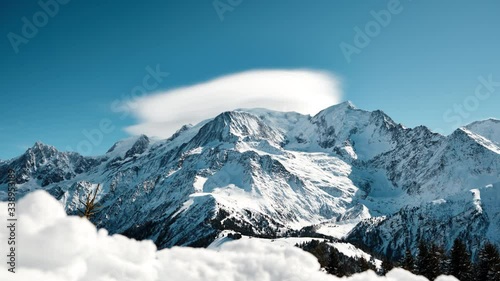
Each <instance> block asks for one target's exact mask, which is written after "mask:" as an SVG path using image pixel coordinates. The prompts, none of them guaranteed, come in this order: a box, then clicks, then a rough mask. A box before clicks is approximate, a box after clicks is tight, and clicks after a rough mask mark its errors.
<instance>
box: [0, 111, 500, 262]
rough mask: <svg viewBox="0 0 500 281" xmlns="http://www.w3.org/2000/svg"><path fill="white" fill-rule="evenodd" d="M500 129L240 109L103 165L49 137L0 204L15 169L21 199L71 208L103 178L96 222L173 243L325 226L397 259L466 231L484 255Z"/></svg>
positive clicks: (27, 158) (143, 143) (494, 233)
mask: <svg viewBox="0 0 500 281" xmlns="http://www.w3.org/2000/svg"><path fill="white" fill-rule="evenodd" d="M499 134H500V127H499V125H498V122H497V120H493V119H491V120H487V121H480V122H475V123H472V124H471V125H469V126H466V127H464V128H460V129H457V130H456V131H455V132H453V133H452V134H450V135H449V136H442V135H439V134H436V133H433V132H431V131H430V130H429V129H427V128H426V127H423V126H420V127H416V128H405V127H404V126H402V125H400V124H397V123H396V122H394V121H393V120H392V119H391V118H390V117H389V116H387V115H386V114H385V113H383V112H382V111H372V112H370V111H365V110H361V109H357V108H355V107H354V105H352V103H350V102H345V103H342V104H338V105H334V106H332V107H329V108H327V109H325V110H323V111H321V112H320V113H318V114H317V115H315V116H309V115H302V114H298V113H294V112H276V111H270V110H266V109H240V110H235V111H231V112H224V113H221V114H220V115H218V116H216V117H215V118H213V119H210V120H206V121H203V122H201V123H200V124H197V125H195V126H184V127H182V128H181V129H180V130H179V131H178V132H177V133H175V134H174V135H173V136H172V137H170V138H169V139H166V140H161V141H153V140H151V139H149V138H148V137H146V136H140V137H133V138H130V139H127V140H123V141H120V142H118V143H116V144H115V145H113V147H112V148H110V150H109V151H108V152H107V153H106V154H105V155H102V156H99V157H83V156H81V155H78V154H77V153H73V152H59V151H57V150H56V149H55V148H54V147H51V146H48V145H44V144H41V143H36V144H35V145H34V146H33V147H32V148H30V149H28V150H27V151H26V153H24V154H23V155H21V156H19V157H17V158H14V159H11V160H7V161H3V162H0V199H2V200H5V199H6V193H5V191H6V187H7V178H6V175H7V171H8V169H14V170H15V171H16V173H17V179H16V181H17V183H18V187H19V192H20V194H21V195H22V194H26V193H27V192H30V191H32V190H35V189H44V190H47V191H48V192H49V193H50V194H52V195H53V196H54V197H55V198H57V199H58V200H59V201H60V202H61V203H62V204H64V206H65V207H66V210H67V212H68V213H70V214H75V213H76V212H77V210H78V209H79V208H81V207H82V206H81V203H80V199H82V198H83V197H84V196H86V194H87V193H88V192H89V191H91V190H94V189H95V188H96V186H97V184H101V185H102V189H100V192H99V194H98V197H97V200H98V201H99V204H100V205H101V209H100V212H98V213H97V215H96V216H95V217H94V218H93V222H94V223H96V224H97V226H99V227H105V228H106V229H108V230H109V231H110V232H111V233H123V234H125V235H127V236H129V237H133V238H137V239H146V238H149V239H152V240H153V241H155V242H156V244H157V245H158V246H159V247H162V248H163V247H170V246H174V245H192V246H207V245H209V244H210V243H211V242H212V241H213V240H214V239H215V237H216V236H217V235H218V234H219V233H220V232H221V231H223V230H233V231H238V232H241V233H242V234H244V235H248V236H258V237H263V238H269V237H272V238H274V237H282V236H286V235H290V234H291V233H295V231H296V230H298V229H301V228H303V227H306V226H312V225H313V226H314V229H316V230H317V231H318V232H321V233H327V234H329V235H332V236H335V237H344V238H345V239H346V240H348V241H350V242H351V243H353V244H356V245H359V246H362V247H364V248H367V249H371V250H372V251H373V252H375V253H382V254H387V255H389V256H391V257H393V258H397V257H398V256H400V255H401V253H402V251H404V249H405V248H406V247H407V246H410V247H414V246H415V245H416V243H417V242H416V241H418V239H428V240H432V241H438V242H442V243H443V244H445V245H446V246H448V247H450V246H451V243H452V242H453V240H454V239H455V238H456V237H463V238H465V239H466V240H467V242H468V245H469V247H470V248H471V250H475V249H477V247H478V246H479V245H480V244H481V243H483V242H484V241H485V240H486V239H488V240H490V241H493V242H495V243H497V244H500V235H499V234H500V232H499V229H500V204H499V203H498V202H500V201H499V199H500V191H499V190H500V145H499V139H498V136H499Z"/></svg>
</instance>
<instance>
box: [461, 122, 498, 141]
mask: <svg viewBox="0 0 500 281" xmlns="http://www.w3.org/2000/svg"><path fill="white" fill-rule="evenodd" d="M465 128H466V129H467V130H469V131H471V132H473V133H475V134H478V135H480V136H482V137H484V138H486V139H488V140H490V141H491V142H493V143H495V144H497V145H499V146H500V120H498V119H494V118H490V119H486V120H482V121H476V122H473V123H471V124H469V125H467V126H465Z"/></svg>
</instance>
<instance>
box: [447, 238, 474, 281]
mask: <svg viewBox="0 0 500 281" xmlns="http://www.w3.org/2000/svg"><path fill="white" fill-rule="evenodd" d="M449 274H450V275H453V276H455V277H456V278H458V279H459V280H460V281H471V280H472V265H471V258H470V254H469V252H467V249H466V248H465V244H464V243H463V242H462V240H460V239H459V238H457V239H456V240H455V242H454V243H453V247H452V248H451V253H450V271H449Z"/></svg>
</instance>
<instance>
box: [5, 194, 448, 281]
mask: <svg viewBox="0 0 500 281" xmlns="http://www.w3.org/2000/svg"><path fill="white" fill-rule="evenodd" d="M0 210H1V212H0V220H2V221H5V220H6V218H7V214H6V210H7V204H6V203H0ZM18 218H19V220H18V223H19V228H18V230H19V232H18V240H17V245H18V247H17V249H18V251H17V253H16V254H17V257H18V264H17V266H16V273H15V274H13V273H11V272H8V271H7V269H6V263H4V262H2V263H0V280H9V281H33V280H50V281H84V280H85V281H91V280H92V281H129V280H130V281H136V280H141V281H161V280H164V281H167V280H168V281H211V280H214V281H216V280H217V281H242V280H243V281H288V280H289V281H292V280H294V281H300V280H304V281H305V280H318V281H322V280H324V281H335V280H348V281H384V280H385V281H389V280H391V281H396V280H398V281H399V280H406V281H425V280H427V279H425V278H423V277H421V276H415V275H413V274H411V273H409V272H406V271H404V270H402V269H394V270H392V271H391V272H389V274H388V275H387V277H379V276H377V275H376V274H375V273H374V272H370V271H369V272H365V273H361V274H357V275H355V276H353V277H350V278H347V279H339V278H336V277H334V276H331V275H327V274H326V273H324V272H321V271H320V270H319V263H318V262H317V260H316V259H315V258H314V257H313V256H312V255H310V254H308V253H306V252H304V251H302V250H300V249H298V248H295V247H291V246H276V245H273V244H270V243H263V242H260V241H258V240H252V239H248V240H243V241H236V242H229V243H226V244H224V245H222V246H221V247H220V248H219V249H218V250H210V249H195V248H186V247H174V248H172V249H165V250H161V251H157V250H156V247H155V245H154V244H153V242H152V241H136V240H133V239H128V238H126V237H124V236H121V235H113V236H109V235H108V233H107V231H106V230H104V229H100V230H99V231H96V228H95V227H94V226H93V225H92V224H91V223H90V222H88V221H87V220H86V219H83V218H79V217H72V216H67V215H66V213H65V210H64V208H63V207H62V205H61V204H60V203H59V202H57V201H56V200H55V199H53V197H51V196H50V195H48V194H47V193H46V192H44V191H36V192H33V193H31V194H29V195H27V196H26V197H24V198H23V199H22V200H20V201H19V202H18ZM6 238H7V233H6V231H5V228H2V231H1V232H0V241H6ZM0 247H2V248H1V252H2V253H5V250H6V249H5V248H6V243H2V245H1V246H0ZM436 280H438V281H455V280H456V279H455V278H453V277H449V276H441V277H439V278H438V279H436Z"/></svg>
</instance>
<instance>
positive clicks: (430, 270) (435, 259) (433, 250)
mask: <svg viewBox="0 0 500 281" xmlns="http://www.w3.org/2000/svg"><path fill="white" fill-rule="evenodd" d="M428 250H429V251H428V253H427V269H426V272H425V274H424V276H425V277H427V278H429V280H434V279H436V278H437V277H438V276H439V275H441V273H442V271H441V258H442V253H441V250H440V248H439V247H438V246H437V245H436V244H434V243H433V244H431V246H430V247H429V249H428Z"/></svg>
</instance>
